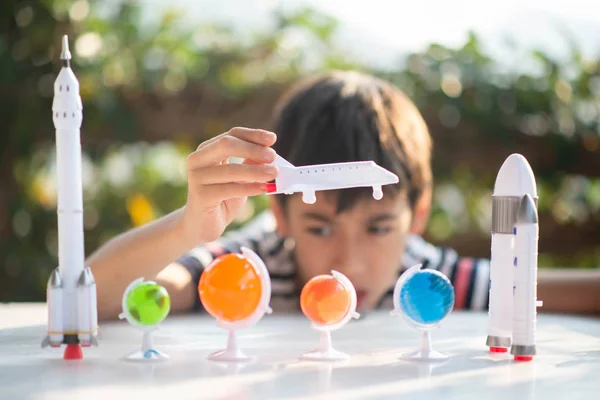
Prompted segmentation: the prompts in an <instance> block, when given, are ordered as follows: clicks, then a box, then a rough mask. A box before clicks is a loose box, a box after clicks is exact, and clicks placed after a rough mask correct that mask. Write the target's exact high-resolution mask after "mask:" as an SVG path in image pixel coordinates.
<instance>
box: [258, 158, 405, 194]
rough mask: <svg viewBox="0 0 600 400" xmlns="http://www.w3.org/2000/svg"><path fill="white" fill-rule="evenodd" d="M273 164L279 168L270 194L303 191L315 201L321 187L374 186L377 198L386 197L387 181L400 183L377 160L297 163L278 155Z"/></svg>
mask: <svg viewBox="0 0 600 400" xmlns="http://www.w3.org/2000/svg"><path fill="white" fill-rule="evenodd" d="M273 165H276V166H277V167H278V168H279V174H278V176H277V178H276V179H275V181H274V182H270V183H268V184H267V194H282V193H283V194H292V193H302V201H304V202H305V203H307V204H314V203H315V202H316V201H317V197H316V195H315V192H317V191H321V190H335V189H347V188H353V187H369V186H370V187H372V188H373V198H375V199H376V200H381V199H382V198H383V190H382V186H383V185H391V184H394V183H398V177H397V176H396V175H395V174H393V173H392V172H390V171H388V170H386V169H384V168H382V167H380V166H379V165H377V164H376V163H375V162H373V161H354V162H343V163H332V164H317V165H305V166H301V167H296V166H294V165H293V164H291V163H290V162H288V161H287V160H285V159H284V158H283V157H281V156H279V155H277V156H276V158H275V161H274V162H273Z"/></svg>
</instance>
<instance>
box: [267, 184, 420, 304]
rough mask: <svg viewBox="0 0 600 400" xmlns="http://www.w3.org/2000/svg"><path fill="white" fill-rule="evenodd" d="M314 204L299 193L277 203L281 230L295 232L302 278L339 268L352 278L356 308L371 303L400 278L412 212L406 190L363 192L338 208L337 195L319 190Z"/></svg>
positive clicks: (302, 282) (302, 279)
mask: <svg viewBox="0 0 600 400" xmlns="http://www.w3.org/2000/svg"><path fill="white" fill-rule="evenodd" d="M316 196H317V202H316V203H315V204H305V203H304V202H303V201H302V198H301V195H292V196H289V197H288V199H287V204H286V209H285V212H282V211H281V209H280V208H279V207H278V205H276V202H273V203H274V207H273V209H274V213H275V216H276V218H277V223H278V229H279V232H280V233H281V234H283V235H285V236H287V237H290V238H293V239H294V240H295V243H296V247H295V256H296V262H297V265H298V273H299V278H300V280H301V282H300V284H301V285H302V286H303V285H304V284H305V283H306V282H307V281H308V280H309V279H311V278H312V277H314V276H317V275H321V274H330V273H331V270H336V271H339V272H341V273H343V274H344V275H346V276H347V277H348V278H349V279H350V281H351V282H352V283H353V284H354V287H355V288H356V292H357V296H358V307H357V308H358V310H362V311H365V310H369V309H373V308H374V307H375V306H376V305H377V302H378V301H379V299H380V298H381V297H382V296H383V295H384V294H385V292H387V291H388V290H389V289H390V288H391V287H393V285H394V283H395V282H396V280H397V279H398V272H399V271H400V267H401V260H402V255H403V253H404V245H405V240H406V237H407V234H408V232H409V230H410V228H411V222H412V212H411V210H410V207H409V204H408V201H407V199H406V196H404V195H398V196H396V197H395V198H393V197H390V196H387V197H386V196H384V198H383V199H381V200H374V199H372V198H365V199H361V200H359V201H358V202H357V203H356V204H355V205H354V206H353V207H351V208H350V209H347V210H344V212H342V213H339V214H336V201H337V198H336V195H332V194H328V195H326V194H325V193H324V192H317V193H316Z"/></svg>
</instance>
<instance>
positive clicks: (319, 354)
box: [300, 331, 350, 361]
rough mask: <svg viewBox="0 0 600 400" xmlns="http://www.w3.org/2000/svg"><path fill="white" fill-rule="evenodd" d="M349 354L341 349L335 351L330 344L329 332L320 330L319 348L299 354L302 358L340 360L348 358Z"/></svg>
mask: <svg viewBox="0 0 600 400" xmlns="http://www.w3.org/2000/svg"><path fill="white" fill-rule="evenodd" d="M349 358H350V356H349V355H348V354H346V353H342V352H341V351H337V350H335V349H334V348H333V346H332V345H331V332H329V331H321V340H320V345H319V348H318V349H316V350H313V351H309V352H307V353H304V354H302V355H301V356H300V359H302V360H311V361H342V360H348V359H349Z"/></svg>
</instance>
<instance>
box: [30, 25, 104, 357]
mask: <svg viewBox="0 0 600 400" xmlns="http://www.w3.org/2000/svg"><path fill="white" fill-rule="evenodd" d="M60 58H61V60H62V68H61V71H60V73H59V74H58V77H57V78H56V81H55V82H54V101H53V103H52V120H53V122H54V127H55V129H56V171H57V179H58V210H57V214H58V261H59V265H58V268H56V269H55V270H54V271H53V272H52V274H51V276H50V279H49V281H48V288H47V303H48V331H47V336H46V337H45V338H44V340H43V341H42V347H47V346H51V347H60V346H61V345H62V344H65V345H67V347H66V349H65V353H64V358H65V359H80V358H82V353H81V348H80V346H83V347H87V346H90V345H92V344H95V345H97V344H98V343H97V340H96V337H97V331H98V312H97V304H96V282H95V280H94V276H93V275H92V271H91V270H90V268H89V267H87V268H85V267H84V260H85V255H84V241H83V190H82V169H81V138H80V128H81V122H82V119H83V106H82V103H81V97H80V95H79V82H78V81H77V78H76V77H75V74H74V73H73V71H72V70H71V67H70V62H69V60H70V59H71V53H70V52H69V42H68V39H67V36H66V35H65V36H63V41H62V52H61V55H60Z"/></svg>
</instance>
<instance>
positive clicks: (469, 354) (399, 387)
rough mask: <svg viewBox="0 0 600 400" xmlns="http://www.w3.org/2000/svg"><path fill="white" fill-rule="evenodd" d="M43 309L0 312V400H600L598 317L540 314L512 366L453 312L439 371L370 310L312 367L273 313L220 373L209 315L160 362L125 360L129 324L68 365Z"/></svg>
mask: <svg viewBox="0 0 600 400" xmlns="http://www.w3.org/2000/svg"><path fill="white" fill-rule="evenodd" d="M45 323H46V308H45V305H44V304H8V305H0V399H2V400H5V399H6V400H13V399H61V400H67V399H78V400H79V399H86V400H92V399H102V400H108V399H110V400H113V399H114V400H116V399H131V400H133V399H136V398H141V399H144V400H146V399H173V400H179V399H223V400H225V399H226V400H249V399H274V398H282V399H328V400H329V399H368V400H375V399H402V400H412V399H444V400H447V399H478V400H481V399H502V400H507V399H519V400H529V399H544V400H548V399H569V400H571V399H573V400H575V399H577V400H578V399H600V319H597V318H581V317H572V316H552V315H543V314H542V315H539V320H538V328H539V330H538V343H537V344H538V356H537V357H535V359H534V361H533V362H529V363H515V362H513V361H511V358H510V356H509V355H498V356H491V355H489V354H488V352H487V348H486V347H485V338H486V327H487V314H486V313H466V312H465V313H460V312H455V313H453V314H451V315H450V316H449V317H448V318H447V320H446V321H444V324H443V326H442V327H441V328H440V329H439V330H437V331H435V332H434V333H433V344H434V348H435V349H436V350H438V351H442V352H445V353H447V354H448V355H450V358H449V360H448V361H446V362H445V363H443V364H438V365H433V366H432V367H431V368H430V367H429V366H428V364H423V363H414V362H406V361H401V360H399V356H400V355H401V354H402V353H404V352H407V351H409V350H412V349H413V348H415V347H416V345H417V343H418V334H417V332H416V331H414V330H413V329H411V328H410V327H408V326H407V325H406V324H405V323H404V322H403V321H401V320H399V319H398V318H393V317H391V316H389V313H388V312H378V313H372V314H369V315H366V316H364V318H361V320H359V321H354V322H352V323H350V324H348V325H347V326H346V327H345V328H343V329H342V330H340V331H337V332H335V333H334V334H333V345H334V347H336V348H337V349H338V350H342V351H345V352H347V353H350V354H351V355H352V358H351V359H350V360H349V361H343V362H337V363H333V364H331V363H329V364H323V363H317V362H309V361H300V360H298V355H300V354H301V353H302V352H304V351H307V350H312V349H313V348H314V347H316V346H317V344H318V340H319V334H318V333H317V332H315V331H313V330H311V329H310V326H309V323H308V321H307V320H306V319H305V318H304V317H303V316H302V315H290V314H288V315H285V314H284V315H282V314H272V315H267V316H266V317H265V318H264V319H263V320H261V321H260V322H259V324H258V325H256V326H254V327H252V328H249V329H247V330H246V331H241V332H240V336H239V337H240V342H241V344H242V346H243V348H244V349H245V350H246V353H247V354H250V355H256V356H257V357H258V359H257V361H256V362H255V363H253V364H247V365H235V364H230V365H227V364H219V363H215V362H213V361H209V360H207V358H206V357H207V355H208V354H209V353H211V352H213V351H215V350H218V349H219V348H221V347H223V346H224V344H225V341H226V332H224V331H222V330H220V329H218V328H216V326H215V323H214V320H213V319H211V318H209V317H208V316H204V315H193V314H192V315H185V316H170V317H168V318H167V320H166V321H165V323H164V324H163V325H162V327H161V329H160V330H159V331H158V332H156V333H155V335H154V338H155V339H154V343H155V347H156V348H157V349H159V350H161V351H164V352H166V353H168V354H169V355H170V356H171V359H170V360H169V361H167V362H166V363H164V364H154V365H149V364H143V365H141V364H135V363H129V362H125V361H123V360H122V357H123V356H125V355H127V354H129V353H131V352H133V351H136V350H138V349H139V347H140V345H141V332H139V331H138V330H136V329H135V328H134V327H132V326H129V325H128V323H127V322H125V321H117V322H110V323H103V324H101V327H100V328H101V338H100V346H99V347H92V348H89V349H84V359H83V360H80V361H64V360H63V359H62V352H63V349H64V348H61V349H49V348H47V349H41V347H40V342H41V340H42V338H43V337H44V334H45V329H46V327H45Z"/></svg>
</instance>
